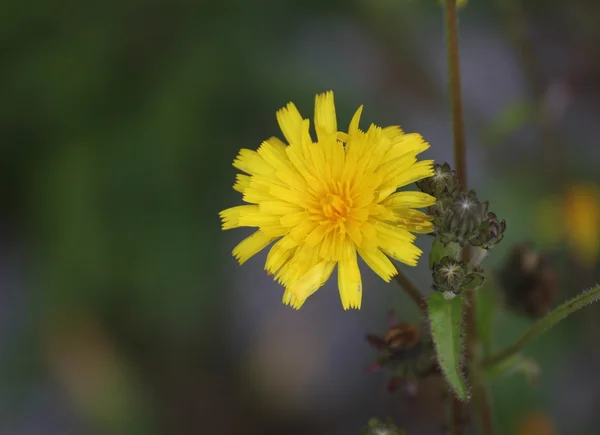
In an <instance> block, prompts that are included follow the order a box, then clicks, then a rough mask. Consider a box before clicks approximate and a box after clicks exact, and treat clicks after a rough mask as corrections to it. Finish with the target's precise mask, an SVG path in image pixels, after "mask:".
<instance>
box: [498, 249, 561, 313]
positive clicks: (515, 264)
mask: <svg viewBox="0 0 600 435" xmlns="http://www.w3.org/2000/svg"><path fill="white" fill-rule="evenodd" d="M498 279H499V283H500V286H501V288H502V291H503V294H504V299H505V301H506V304H507V305H508V306H509V307H510V308H511V309H512V310H514V311H516V312H518V313H521V314H524V315H526V316H529V317H541V316H543V315H545V314H546V313H548V311H549V310H550V306H551V305H552V303H553V302H554V300H555V298H556V295H557V293H558V276H557V273H556V271H555V269H554V268H553V267H552V265H551V264H550V262H549V261H548V259H547V258H545V257H543V256H541V255H540V254H539V253H537V252H535V251H534V250H532V249H531V248H530V247H529V246H527V245H524V244H521V245H516V246H515V247H513V249H512V250H511V252H510V254H509V256H508V258H507V261H506V263H505V265H504V267H503V268H502V269H501V270H500V271H499V273H498Z"/></svg>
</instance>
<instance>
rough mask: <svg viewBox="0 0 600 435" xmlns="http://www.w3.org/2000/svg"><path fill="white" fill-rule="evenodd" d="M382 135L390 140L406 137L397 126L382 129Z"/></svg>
mask: <svg viewBox="0 0 600 435" xmlns="http://www.w3.org/2000/svg"><path fill="white" fill-rule="evenodd" d="M383 134H385V135H386V136H387V137H388V138H390V139H391V140H398V139H399V138H400V137H403V136H406V135H405V134H404V131H402V129H401V128H400V126H399V125H390V126H389V127H385V128H384V129H383Z"/></svg>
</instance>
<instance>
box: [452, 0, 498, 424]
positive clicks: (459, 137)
mask: <svg viewBox="0 0 600 435" xmlns="http://www.w3.org/2000/svg"><path fill="white" fill-rule="evenodd" d="M446 51H447V56H448V78H449V91H450V96H451V107H452V133H453V139H454V141H453V142H454V165H455V169H456V175H457V177H458V180H459V182H460V184H461V186H462V189H464V190H466V189H467V156H466V149H465V133H464V123H463V111H462V98H461V95H462V92H461V81H460V56H459V50H458V14H457V11H456V0H446ZM469 257H470V255H469V250H468V249H464V250H463V258H462V260H463V261H464V262H465V263H469ZM467 301H468V303H467V304H466V309H465V323H466V347H467V349H466V351H467V355H466V356H467V358H466V363H467V368H468V369H469V368H471V369H472V368H475V365H474V361H475V358H476V350H477V325H476V316H475V293H474V292H469V293H468V294H467ZM473 371H474V370H470V372H471V380H472V382H473V401H474V403H475V408H476V410H477V413H478V415H479V421H480V424H481V427H482V431H483V434H484V435H493V433H494V430H493V424H492V417H491V411H490V407H489V404H488V400H487V395H486V391H485V387H484V386H483V384H482V383H481V381H480V376H479V375H477V373H473ZM454 400H457V399H454ZM462 408H463V407H462V405H461V404H460V403H454V404H453V406H452V412H453V418H452V428H451V433H452V434H453V435H460V434H461V432H462V427H461V425H460V423H461V422H463V421H464V417H463V413H464V409H462Z"/></svg>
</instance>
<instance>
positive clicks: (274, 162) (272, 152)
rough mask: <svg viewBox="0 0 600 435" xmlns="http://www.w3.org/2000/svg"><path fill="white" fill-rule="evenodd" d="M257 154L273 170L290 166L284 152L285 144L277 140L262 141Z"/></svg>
mask: <svg viewBox="0 0 600 435" xmlns="http://www.w3.org/2000/svg"><path fill="white" fill-rule="evenodd" d="M257 152H258V155H259V156H261V157H262V158H263V160H264V161H265V162H267V163H268V164H269V165H270V166H272V167H274V168H277V167H280V166H289V165H291V163H290V160H289V158H288V155H287V154H286V152H285V144H284V143H283V142H281V141H280V140H279V139H277V138H271V139H269V140H266V141H264V142H263V143H262V144H261V145H260V147H259V148H258V151H257Z"/></svg>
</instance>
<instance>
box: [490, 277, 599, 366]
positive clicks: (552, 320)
mask: <svg viewBox="0 0 600 435" xmlns="http://www.w3.org/2000/svg"><path fill="white" fill-rule="evenodd" d="M598 300H600V284H599V285H596V286H595V287H593V288H591V289H590V290H587V291H585V292H583V293H581V294H579V295H578V296H575V297H574V298H573V299H571V300H569V301H567V302H565V303H564V304H562V305H561V306H559V307H558V308H556V309H555V310H554V311H552V312H550V313H549V314H548V315H546V316H545V317H543V318H541V319H540V320H539V321H538V322H537V323H535V324H534V325H533V326H532V327H531V328H529V330H528V331H526V332H525V334H523V336H522V337H521V338H520V339H519V340H517V341H516V342H515V343H513V344H511V345H510V346H508V347H507V348H505V349H504V350H503V351H501V352H499V353H497V354H496V355H493V356H491V357H489V358H487V359H485V360H483V362H482V363H481V365H482V367H483V368H484V369H489V368H491V367H493V366H495V365H498V364H502V363H503V362H504V361H506V360H507V359H509V358H511V357H513V356H514V355H516V354H518V353H519V352H520V351H521V350H523V349H524V348H525V346H527V345H528V344H529V343H530V342H531V341H533V340H534V339H535V338H537V337H538V336H540V335H541V334H542V333H544V332H545V331H546V330H548V329H550V328H551V327H553V326H554V325H556V324H557V323H558V322H560V321H561V320H563V319H564V318H565V317H567V316H569V315H570V314H572V313H574V312H575V311H577V310H579V309H581V308H583V307H584V306H586V305H588V304H590V303H592V302H595V301H598Z"/></svg>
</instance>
